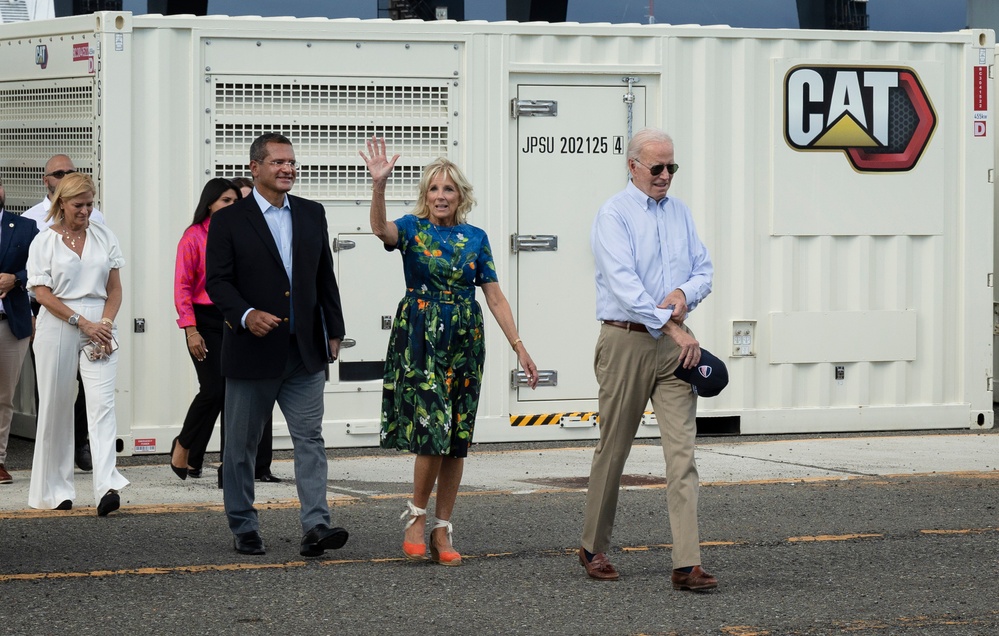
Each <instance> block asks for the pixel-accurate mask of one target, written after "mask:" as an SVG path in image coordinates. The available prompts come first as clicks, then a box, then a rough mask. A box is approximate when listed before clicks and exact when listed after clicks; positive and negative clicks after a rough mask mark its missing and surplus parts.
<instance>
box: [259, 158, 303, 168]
mask: <svg viewBox="0 0 999 636" xmlns="http://www.w3.org/2000/svg"><path fill="white" fill-rule="evenodd" d="M261 163H266V164H267V165H268V166H271V167H274V168H277V169H278V170H280V169H281V168H284V167H285V166H288V167H289V168H291V169H292V170H294V169H295V168H297V167H298V162H297V161H295V160H294V159H292V160H291V161H285V160H284V159H275V160H274V161H263V162H261Z"/></svg>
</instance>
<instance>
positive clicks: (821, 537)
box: [787, 534, 885, 543]
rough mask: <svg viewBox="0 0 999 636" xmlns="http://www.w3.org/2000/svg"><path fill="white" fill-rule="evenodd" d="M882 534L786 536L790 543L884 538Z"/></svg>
mask: <svg viewBox="0 0 999 636" xmlns="http://www.w3.org/2000/svg"><path fill="white" fill-rule="evenodd" d="M884 538H885V535H883V534H817V535H815V536H811V537H808V536H805V537H788V538H787V540H788V541H789V542H791V543H804V542H809V541H853V540H854V539H884Z"/></svg>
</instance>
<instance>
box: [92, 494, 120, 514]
mask: <svg viewBox="0 0 999 636" xmlns="http://www.w3.org/2000/svg"><path fill="white" fill-rule="evenodd" d="M118 508H121V497H119V496H118V493H117V492H116V491H114V490H109V491H107V492H106V493H104V496H103V497H101V502H100V503H99V504H97V516H98V517H106V516H108V515H109V514H111V513H112V512H114V511H115V510H117V509H118Z"/></svg>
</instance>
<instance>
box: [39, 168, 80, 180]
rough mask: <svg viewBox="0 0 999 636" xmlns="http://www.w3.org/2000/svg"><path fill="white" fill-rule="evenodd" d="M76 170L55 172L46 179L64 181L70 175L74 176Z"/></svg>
mask: <svg viewBox="0 0 999 636" xmlns="http://www.w3.org/2000/svg"><path fill="white" fill-rule="evenodd" d="M74 172H76V170H56V171H55V172H50V173H48V174H47V175H45V176H46V177H55V178H56V179H62V178H63V177H65V176H66V175H68V174H73V173H74Z"/></svg>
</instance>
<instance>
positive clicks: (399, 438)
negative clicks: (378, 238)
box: [381, 214, 497, 457]
mask: <svg viewBox="0 0 999 636" xmlns="http://www.w3.org/2000/svg"><path fill="white" fill-rule="evenodd" d="M395 224H396V227H398V228H399V244H398V245H397V246H396V248H395V249H398V250H399V251H400V252H401V253H402V264H403V270H404V272H405V274H406V295H405V296H403V298H402V300H401V301H400V302H399V309H398V310H397V311H396V315H395V321H394V322H393V323H392V333H391V335H390V336H389V346H388V354H387V356H386V358H385V382H384V385H383V388H382V433H381V446H382V448H397V449H399V450H408V451H411V452H413V453H417V454H420V455H446V456H448V457H465V456H466V455H468V445H469V443H471V441H472V432H473V429H474V428H475V413H476V410H477V409H478V406H479V386H480V382H481V380H482V364H483V362H484V360H485V354H486V350H485V340H484V338H483V333H482V309H481V308H480V307H479V303H478V302H477V301H476V300H475V287H476V285H482V284H484V283H495V282H497V279H496V267H495V265H494V264H493V255H492V250H491V249H490V248H489V238H488V237H487V236H486V233H485V232H483V231H482V230H480V229H479V228H477V227H473V226H471V225H468V224H461V225H456V226H454V227H439V226H436V225H433V224H432V223H430V221H428V220H426V219H420V218H417V217H416V216H413V215H412V214H407V215H406V216H404V217H402V218H401V219H397V220H396V221H395ZM387 249H392V248H391V247H388V248H387Z"/></svg>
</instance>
